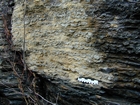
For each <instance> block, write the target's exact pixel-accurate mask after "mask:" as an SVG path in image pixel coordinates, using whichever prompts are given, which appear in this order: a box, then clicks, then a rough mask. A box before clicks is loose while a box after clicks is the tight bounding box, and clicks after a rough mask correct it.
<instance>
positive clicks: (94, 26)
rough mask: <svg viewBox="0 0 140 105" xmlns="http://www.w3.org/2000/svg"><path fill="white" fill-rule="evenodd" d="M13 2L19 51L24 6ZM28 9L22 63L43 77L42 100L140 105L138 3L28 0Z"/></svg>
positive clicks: (125, 0) (86, 104) (84, 104)
mask: <svg viewBox="0 0 140 105" xmlns="http://www.w3.org/2000/svg"><path fill="white" fill-rule="evenodd" d="M15 2H16V5H15V8H14V13H13V17H12V19H13V20H12V21H13V23H12V34H13V43H14V45H15V50H16V51H19V50H22V45H23V39H24V34H23V33H24V32H23V27H24V21H23V20H24V18H23V17H24V16H23V14H24V9H25V8H24V7H25V6H24V5H23V3H24V2H23V0H20V1H19V0H17V1H15ZM26 5H27V8H26V16H25V20H26V21H25V25H26V53H27V55H26V62H27V64H28V67H29V69H30V70H32V71H36V72H37V73H38V74H40V75H41V76H42V77H43V78H44V82H43V86H44V87H43V88H44V90H45V91H46V92H44V97H45V98H47V99H49V100H50V101H52V102H55V101H56V97H57V96H58V104H59V105H94V104H95V105H96V103H97V104H101V105H129V104H130V105H132V104H133V105H139V104H140V99H139V97H140V90H139V89H140V58H139V56H140V36H139V35H140V28H139V27H140V19H139V16H140V2H139V1H138V0H137V1H131V0H121V1H119V0H98V1H95V0H44V1H43V0H42V1H41V0H34V1H31V0H28V1H27V4H26ZM78 77H81V78H86V79H92V80H98V81H99V84H98V85H93V84H86V83H81V82H78V80H77V78H78ZM57 94H59V95H57Z"/></svg>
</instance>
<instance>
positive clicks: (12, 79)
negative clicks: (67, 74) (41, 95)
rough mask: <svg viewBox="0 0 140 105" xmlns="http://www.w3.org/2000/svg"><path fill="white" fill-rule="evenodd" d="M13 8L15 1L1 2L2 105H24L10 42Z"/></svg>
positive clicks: (0, 70)
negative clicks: (14, 69)
mask: <svg viewBox="0 0 140 105" xmlns="http://www.w3.org/2000/svg"><path fill="white" fill-rule="evenodd" d="M13 6H14V1H13V0H0V105H21V104H22V105H24V101H23V97H22V95H21V94H19V93H18V92H20V90H19V88H18V82H19V81H18V79H17V76H16V75H15V73H14V72H13V65H12V64H13V61H14V56H15V53H13V52H12V51H11V45H12V43H11V40H10V39H11V33H10V30H11V16H12V10H13ZM8 35H9V36H8Z"/></svg>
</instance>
